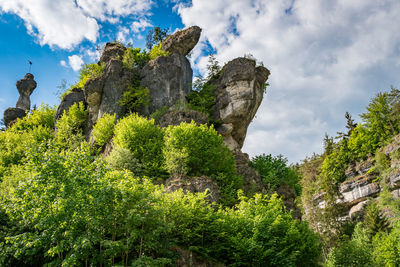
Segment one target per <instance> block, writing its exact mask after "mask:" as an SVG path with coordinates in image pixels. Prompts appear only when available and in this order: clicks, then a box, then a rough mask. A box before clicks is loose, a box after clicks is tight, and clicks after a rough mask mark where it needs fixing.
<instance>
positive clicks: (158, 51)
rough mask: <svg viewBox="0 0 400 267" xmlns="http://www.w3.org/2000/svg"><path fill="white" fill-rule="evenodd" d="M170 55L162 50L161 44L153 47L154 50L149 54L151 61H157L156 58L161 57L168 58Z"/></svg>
mask: <svg viewBox="0 0 400 267" xmlns="http://www.w3.org/2000/svg"><path fill="white" fill-rule="evenodd" d="M169 55H170V53H169V52H166V51H164V50H162V49H161V43H159V44H158V45H155V46H153V48H152V49H151V50H150V52H149V57H150V60H153V59H156V58H158V57H161V56H163V57H167V56H169Z"/></svg>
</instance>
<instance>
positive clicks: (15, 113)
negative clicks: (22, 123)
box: [3, 108, 26, 127]
mask: <svg viewBox="0 0 400 267" xmlns="http://www.w3.org/2000/svg"><path fill="white" fill-rule="evenodd" d="M25 115H26V111H25V110H23V109H20V108H8V109H6V110H5V111H4V117H3V120H4V125H5V126H6V127H10V126H11V125H12V124H13V123H14V122H15V121H16V120H17V119H20V118H23V117H25Z"/></svg>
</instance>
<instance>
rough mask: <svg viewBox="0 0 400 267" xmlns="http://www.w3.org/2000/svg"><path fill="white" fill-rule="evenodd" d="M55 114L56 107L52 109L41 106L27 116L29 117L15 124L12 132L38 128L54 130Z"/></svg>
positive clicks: (47, 106)
mask: <svg viewBox="0 0 400 267" xmlns="http://www.w3.org/2000/svg"><path fill="white" fill-rule="evenodd" d="M55 113H56V107H55V106H53V107H51V106H49V105H44V104H40V106H39V108H38V109H34V110H32V112H31V113H28V114H27V116H25V117H24V118H22V119H19V120H18V121H17V122H16V123H14V124H13V125H12V127H11V129H10V130H13V131H15V130H17V131H23V130H29V129H33V128H35V127H38V126H43V127H47V128H49V129H53V128H54V116H55Z"/></svg>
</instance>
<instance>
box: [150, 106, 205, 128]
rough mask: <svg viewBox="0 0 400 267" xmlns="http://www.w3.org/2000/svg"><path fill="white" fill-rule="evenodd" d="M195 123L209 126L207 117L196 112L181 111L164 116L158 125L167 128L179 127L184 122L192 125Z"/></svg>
mask: <svg viewBox="0 0 400 267" xmlns="http://www.w3.org/2000/svg"><path fill="white" fill-rule="evenodd" d="M191 121H194V122H195V123H197V124H207V123H208V119H207V117H206V116H205V115H204V114H203V113H201V112H197V111H194V110H187V111H185V110H181V111H170V112H167V113H166V114H164V115H163V116H162V117H161V118H160V120H159V121H158V125H160V126H161V127H167V126H168V125H179V124H181V123H182V122H187V123H190V122H191Z"/></svg>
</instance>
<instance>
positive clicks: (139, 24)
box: [131, 19, 153, 33]
mask: <svg viewBox="0 0 400 267" xmlns="http://www.w3.org/2000/svg"><path fill="white" fill-rule="evenodd" d="M151 26H153V25H152V24H151V23H150V22H149V21H148V20H147V19H141V20H139V21H134V22H133V23H132V26H131V28H132V31H133V32H134V33H139V32H141V31H143V30H144V29H146V28H147V27H151Z"/></svg>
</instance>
